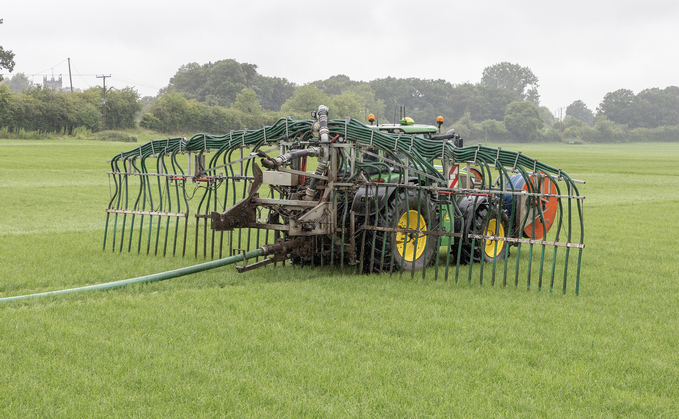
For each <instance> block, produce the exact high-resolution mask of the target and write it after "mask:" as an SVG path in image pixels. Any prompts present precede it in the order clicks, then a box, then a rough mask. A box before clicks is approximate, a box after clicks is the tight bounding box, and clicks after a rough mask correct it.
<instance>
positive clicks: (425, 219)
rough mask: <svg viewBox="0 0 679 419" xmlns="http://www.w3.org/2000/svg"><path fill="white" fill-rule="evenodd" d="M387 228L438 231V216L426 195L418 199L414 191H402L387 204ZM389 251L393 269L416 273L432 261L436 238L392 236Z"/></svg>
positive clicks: (432, 203)
mask: <svg viewBox="0 0 679 419" xmlns="http://www.w3.org/2000/svg"><path fill="white" fill-rule="evenodd" d="M420 198H421V199H420ZM389 224H390V225H391V227H392V228H399V229H407V230H420V231H433V230H437V229H438V228H439V214H438V213H437V212H436V205H435V204H434V202H433V201H432V199H431V197H430V195H429V194H428V193H426V192H424V191H421V192H420V193H419V197H418V192H417V191H416V190H408V191H402V192H399V193H397V195H396V196H395V197H394V198H393V199H392V200H391V201H390V203H389ZM391 249H392V253H393V256H394V268H395V269H404V270H406V271H417V270H420V269H423V268H424V267H425V266H427V265H429V264H430V263H432V262H433V261H434V257H433V256H434V255H435V254H437V249H438V237H437V236H436V235H424V234H417V233H400V232H394V233H392V234H391Z"/></svg>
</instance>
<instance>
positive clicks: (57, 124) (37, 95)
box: [0, 84, 142, 134]
mask: <svg viewBox="0 0 679 419" xmlns="http://www.w3.org/2000/svg"><path fill="white" fill-rule="evenodd" d="M101 97H102V90H101V89H100V88H91V89H87V90H85V91H84V92H75V93H66V92H64V91H60V90H55V89H51V88H48V87H42V86H32V87H30V88H28V89H25V90H23V91H22V92H21V93H19V94H17V93H13V92H12V90H11V89H10V88H9V86H7V85H6V84H0V128H7V129H8V130H9V131H10V132H17V131H21V130H24V131H39V132H65V133H69V134H70V133H72V132H73V130H74V129H75V128H77V127H84V128H87V129H89V130H91V131H99V130H101V129H102V128H104V114H103V112H104V108H103V106H102V105H101ZM105 106H106V128H107V129H126V128H134V127H136V125H137V116H138V114H139V111H140V110H141V108H142V103H141V102H140V101H139V94H138V93H137V92H136V90H134V89H132V88H129V87H126V88H124V89H114V88H111V89H107V91H106V105H105Z"/></svg>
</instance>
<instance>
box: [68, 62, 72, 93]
mask: <svg viewBox="0 0 679 419" xmlns="http://www.w3.org/2000/svg"><path fill="white" fill-rule="evenodd" d="M68 80H69V81H70V82H71V93H73V76H71V59H70V58H69V59H68Z"/></svg>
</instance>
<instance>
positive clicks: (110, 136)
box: [94, 131, 137, 143]
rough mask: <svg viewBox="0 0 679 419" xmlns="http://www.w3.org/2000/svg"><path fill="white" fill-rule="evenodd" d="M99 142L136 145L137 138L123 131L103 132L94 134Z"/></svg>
mask: <svg viewBox="0 0 679 419" xmlns="http://www.w3.org/2000/svg"><path fill="white" fill-rule="evenodd" d="M94 139H95V140H97V141H120V142H123V143H136V142H137V137H135V136H134V135H132V134H128V133H127V132H122V131H101V132H98V133H96V134H94Z"/></svg>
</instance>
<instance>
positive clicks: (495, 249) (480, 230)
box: [476, 205, 509, 262]
mask: <svg viewBox="0 0 679 419" xmlns="http://www.w3.org/2000/svg"><path fill="white" fill-rule="evenodd" d="M476 221H477V224H476V234H483V235H485V236H497V237H507V236H508V235H509V217H508V216H507V214H505V213H504V211H502V210H500V208H494V209H493V211H492V213H491V214H490V215H489V214H488V206H487V205H484V206H483V207H482V208H481V209H480V210H479V211H478V212H477V217H476ZM506 246H509V243H508V242H506V241H503V240H491V239H483V240H482V241H481V242H480V244H479V248H478V251H480V252H481V254H482V255H483V259H484V260H485V261H486V262H493V261H497V260H503V259H504V258H505V253H506V254H509V251H507V252H505V247H506ZM507 250H508V249H507Z"/></svg>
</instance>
